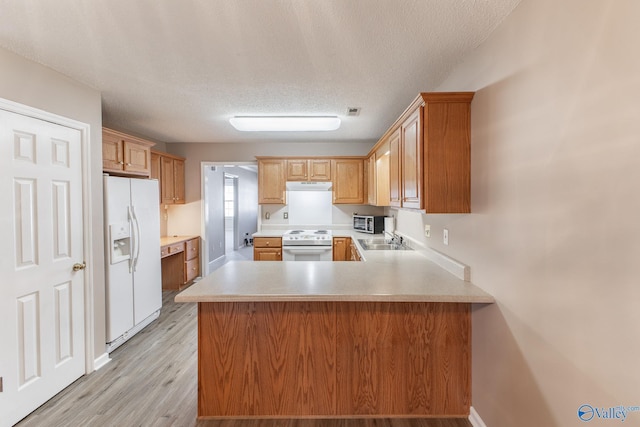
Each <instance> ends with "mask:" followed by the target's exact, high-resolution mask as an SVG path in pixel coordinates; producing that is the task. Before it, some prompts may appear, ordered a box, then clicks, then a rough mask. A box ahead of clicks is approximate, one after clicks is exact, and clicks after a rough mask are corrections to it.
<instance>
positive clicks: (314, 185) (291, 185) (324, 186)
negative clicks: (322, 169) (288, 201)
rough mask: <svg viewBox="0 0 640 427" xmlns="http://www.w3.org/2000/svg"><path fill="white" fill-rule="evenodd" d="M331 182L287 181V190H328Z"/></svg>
mask: <svg viewBox="0 0 640 427" xmlns="http://www.w3.org/2000/svg"><path fill="white" fill-rule="evenodd" d="M332 185H333V184H332V183H331V182H317V181H310V182H307V181H300V182H298V181H287V190H288V191H329V190H331V186H332Z"/></svg>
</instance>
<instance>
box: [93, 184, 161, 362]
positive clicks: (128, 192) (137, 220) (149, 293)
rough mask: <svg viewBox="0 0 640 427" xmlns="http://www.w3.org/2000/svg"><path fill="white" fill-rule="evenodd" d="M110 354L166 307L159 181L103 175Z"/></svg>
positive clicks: (108, 342)
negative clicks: (161, 261)
mask: <svg viewBox="0 0 640 427" xmlns="http://www.w3.org/2000/svg"><path fill="white" fill-rule="evenodd" d="M104 223H105V242H106V251H105V252H106V253H105V259H106V268H105V272H106V297H107V306H106V309H107V352H109V353H110V352H111V351H113V350H115V349H116V348H117V347H119V346H120V345H122V344H123V343H124V342H125V341H127V340H128V339H129V338H131V337H132V336H133V335H135V334H136V333H137V332H139V331H140V330H142V329H143V328H144V327H145V326H147V325H148V324H149V323H151V322H153V321H154V320H155V319H157V318H158V316H159V315H160V308H161V307H162V273H161V266H160V202H159V195H158V181H157V180H152V179H137V178H121V177H115V176H108V175H104Z"/></svg>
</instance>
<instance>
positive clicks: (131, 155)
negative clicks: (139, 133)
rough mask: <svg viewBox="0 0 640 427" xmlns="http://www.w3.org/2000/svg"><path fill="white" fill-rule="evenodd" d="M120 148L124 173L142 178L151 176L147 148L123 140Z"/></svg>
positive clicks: (149, 154)
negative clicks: (122, 153) (142, 176)
mask: <svg viewBox="0 0 640 427" xmlns="http://www.w3.org/2000/svg"><path fill="white" fill-rule="evenodd" d="M122 148H123V152H124V171H125V172H127V173H129V174H135V175H144V176H149V175H150V174H151V150H150V149H149V147H147V146H145V145H142V144H138V143H135V142H132V141H127V140H126V139H125V140H124V142H123V147H122Z"/></svg>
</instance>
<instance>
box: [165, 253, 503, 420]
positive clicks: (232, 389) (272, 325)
mask: <svg viewBox="0 0 640 427" xmlns="http://www.w3.org/2000/svg"><path fill="white" fill-rule="evenodd" d="M176 301H177V302H185V303H189V302H196V303H198V417H199V418H309V417H314V418H345V417H348V418H351V417H466V416H468V415H469V406H470V404H471V318H470V316H471V314H470V312H471V304H474V303H492V302H494V300H493V298H492V297H491V296H490V295H488V294H487V293H485V292H484V291H482V290H481V289H479V288H478V287H476V286H474V285H472V284H470V283H469V282H465V281H464V280H460V279H458V278H456V277H455V276H453V275H452V274H450V273H448V272H447V271H445V270H443V269H442V268H440V267H438V266H437V265H436V264H434V263H432V262H430V261H428V260H426V259H425V258H424V257H423V256H420V254H418V253H413V251H406V252H403V253H396V254H394V255H393V256H390V257H380V258H379V259H377V260H376V261H373V260H372V261H369V262H330V261H327V262H322V261H321V262H281V261H280V262H278V261H274V262H231V263H229V264H226V265H224V266H222V267H221V268H220V269H218V270H216V271H214V272H213V273H212V274H210V275H209V276H207V277H205V278H203V279H202V280H201V281H199V282H197V283H195V284H194V285H192V286H191V287H189V288H187V289H186V290H184V291H183V292H181V293H180V294H178V295H177V296H176Z"/></svg>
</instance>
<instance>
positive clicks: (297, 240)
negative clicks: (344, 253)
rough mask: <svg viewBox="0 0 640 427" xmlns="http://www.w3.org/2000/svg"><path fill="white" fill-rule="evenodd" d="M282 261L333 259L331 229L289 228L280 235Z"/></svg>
mask: <svg viewBox="0 0 640 427" xmlns="http://www.w3.org/2000/svg"><path fill="white" fill-rule="evenodd" d="M282 260H283V261H333V236H332V234H331V230H289V231H286V232H284V234H283V235H282Z"/></svg>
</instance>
